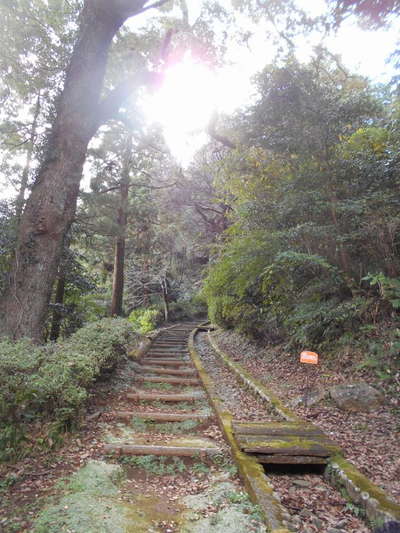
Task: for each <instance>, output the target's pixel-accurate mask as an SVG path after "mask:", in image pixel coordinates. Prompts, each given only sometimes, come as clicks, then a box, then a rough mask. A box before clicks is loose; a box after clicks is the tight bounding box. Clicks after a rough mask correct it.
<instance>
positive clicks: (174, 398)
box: [126, 391, 205, 402]
mask: <svg viewBox="0 0 400 533" xmlns="http://www.w3.org/2000/svg"><path fill="white" fill-rule="evenodd" d="M126 398H127V399H128V400H136V401H138V400H145V401H160V402H195V401H196V400H201V399H203V398H205V394H204V393H203V392H202V391H200V392H198V393H190V394H189V393H188V394H186V393H181V394H159V393H156V392H141V391H138V392H130V393H129V392H128V394H127V395H126Z"/></svg>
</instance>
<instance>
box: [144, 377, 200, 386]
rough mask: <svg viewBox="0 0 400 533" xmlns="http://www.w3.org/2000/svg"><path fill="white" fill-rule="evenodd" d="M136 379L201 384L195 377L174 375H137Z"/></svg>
mask: <svg viewBox="0 0 400 533" xmlns="http://www.w3.org/2000/svg"><path fill="white" fill-rule="evenodd" d="M135 381H140V382H146V383H170V384H171V385H200V384H201V382H200V381H199V380H198V379H195V378H178V377H176V378H174V377H154V376H137V377H136V378H135Z"/></svg>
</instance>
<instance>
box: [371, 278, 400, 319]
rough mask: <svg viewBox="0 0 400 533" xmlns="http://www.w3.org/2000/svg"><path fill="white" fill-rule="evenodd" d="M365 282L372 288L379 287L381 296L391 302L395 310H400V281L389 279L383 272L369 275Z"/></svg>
mask: <svg viewBox="0 0 400 533" xmlns="http://www.w3.org/2000/svg"><path fill="white" fill-rule="evenodd" d="M363 281H368V282H369V284H370V285H371V286H372V287H374V286H376V287H378V289H379V296H380V297H381V298H382V299H383V300H385V301H387V302H389V303H390V305H391V306H392V307H393V309H396V310H397V309H400V279H393V278H389V277H388V276H385V274H383V272H379V273H378V274H368V276H365V277H364V278H363Z"/></svg>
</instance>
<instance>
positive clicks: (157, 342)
mask: <svg viewBox="0 0 400 533" xmlns="http://www.w3.org/2000/svg"><path fill="white" fill-rule="evenodd" d="M194 326H195V325H194V324H193V323H187V324H179V325H177V326H174V327H172V328H169V329H168V330H164V331H163V332H161V334H159V335H158V336H157V337H156V338H155V339H153V340H152V342H151V343H148V344H146V345H145V346H143V347H141V348H140V350H139V351H138V352H137V353H136V354H135V357H136V359H135V361H132V362H130V363H129V365H128V367H127V375H129V376H130V375H131V376H132V382H131V384H130V385H129V388H128V389H127V390H125V391H124V393H123V394H122V395H121V400H120V402H119V404H118V408H117V409H115V408H114V409H113V410H112V413H110V414H111V415H112V417H110V422H109V423H108V424H105V425H104V431H103V441H104V445H103V448H102V449H103V452H104V455H103V456H102V457H100V459H101V460H97V461H90V462H88V464H86V466H84V467H83V468H81V469H80V470H78V471H77V472H76V473H75V474H74V475H73V476H72V477H71V478H70V479H69V480H67V481H66V482H65V486H64V488H63V491H62V494H61V495H60V496H59V498H58V499H56V500H55V501H54V502H53V503H52V504H50V505H48V506H47V507H46V508H45V509H44V510H43V512H42V513H41V514H40V516H39V517H38V519H37V520H36V522H35V524H34V528H33V531H35V532H36V533H56V532H57V533H58V532H59V531H71V532H74V533H91V532H97V533H102V532H104V533H105V532H112V533H119V532H121V533H129V532H147V533H175V532H181V533H190V532H193V533H202V532H204V533H205V532H208V531H213V532H215V533H226V532H230V533H247V532H249V533H251V532H255V533H261V532H265V531H268V532H273V533H289V532H292V531H296V532H302V533H312V532H316V531H319V532H326V533H352V532H354V533H364V532H368V531H370V529H369V528H368V527H367V526H366V525H365V523H363V521H362V520H361V519H360V518H357V517H355V516H354V511H356V512H357V511H359V510H361V511H360V512H363V513H365V514H366V516H367V517H368V518H369V520H370V521H372V522H374V523H375V524H378V523H382V522H384V521H387V520H398V519H399V517H400V513H399V508H398V506H396V505H394V504H393V505H392V504H391V502H389V501H388V500H387V499H386V497H385V495H384V494H383V493H382V491H380V489H378V488H377V487H374V486H373V485H371V484H370V483H369V482H368V480H366V479H365V478H364V477H363V476H361V474H360V473H359V472H357V471H356V470H355V469H354V468H353V467H351V465H348V463H346V461H345V460H344V459H343V458H342V457H341V456H340V455H339V452H338V450H337V448H336V447H335V446H334V443H331V442H330V441H329V440H328V439H326V438H325V436H324V435H322V434H321V432H319V431H318V430H317V428H316V429H314V428H313V427H308V426H307V427H306V426H305V425H304V424H305V423H303V422H302V421H301V420H300V419H299V418H298V417H297V416H295V415H294V414H293V413H291V411H289V410H288V409H287V408H286V407H285V406H284V405H283V404H282V403H281V402H280V400H279V399H278V398H276V397H275V396H273V395H272V394H271V393H270V392H269V391H268V390H266V389H265V387H263V386H262V385H261V384H260V383H257V381H255V380H254V379H253V378H252V377H251V376H250V375H249V374H247V373H246V372H245V371H244V369H242V368H241V367H240V366H238V365H237V364H236V363H234V362H233V361H231V360H230V359H229V357H228V356H227V355H226V354H224V353H223V352H221V351H220V350H219V348H218V346H216V345H215V343H214V342H213V341H212V339H211V344H210V339H209V337H208V335H207V333H206V332H205V331H204V330H202V329H201V328H200V329H198V328H196V329H195V330H193V327H194ZM204 389H205V390H204ZM294 430H295V431H296V442H295V443H294V444H295V446H294V445H293V442H292V441H290V439H291V438H292V437H291V436H290V435H289V433H291V432H293V431H294ZM266 431H267V432H269V433H271V432H272V434H273V437H272V438H271V436H269V441H268V442H266V437H265V433H266ZM288 432H289V433H288ZM254 434H255V435H254ZM276 435H279V439H277V438H276ZM282 435H283V436H282ZM288 435H289V436H288ZM299 435H300V437H299ZM301 435H305V436H306V437H305V438H307V439H309V440H311V442H309V444H310V446H311V447H310V450H311V451H310V450H308V451H307V450H304V449H303V448H304V438H303V437H302V436H301ZM288 439H289V442H290V446H289V447H288V445H287V442H288ZM277 442H281V445H282V446H286V448H285V450H284V451H283V452H282V450H280V449H279V448H277ZM271 443H273V446H274V449H273V450H272V452H271V446H272V444H271ZM282 443H284V444H282ZM301 443H302V446H303V447H301V446H300V444H301ZM299 446H300V451H298V450H297V448H299ZM246 451H249V453H246ZM293 453H294V454H295V456H296V458H295V461H298V462H299V464H300V468H303V470H300V471H298V472H297V473H296V474H295V473H294V471H293V468H299V467H298V465H297V466H296V465H294V466H293V465H288V464H283V465H282V464H279V463H282V462H283V463H285V462H288V461H289V462H293V455H290V454H293ZM263 462H268V463H269V464H268V465H267V466H266V467H265V469H264V465H263V464H262V463H263ZM271 462H272V463H274V462H275V463H278V468H280V469H281V471H277V470H276V465H274V464H270V463H271ZM304 462H306V463H310V462H311V463H314V464H312V465H310V464H306V466H304V464H303V463H304ZM315 469H316V470H315ZM237 470H238V471H239V474H240V478H241V480H240V479H239V477H238V476H237ZM266 472H267V474H266ZM324 473H325V475H323V474H324ZM360 476H361V478H360ZM334 487H336V488H339V489H341V490H342V494H340V493H339V492H338V490H336V489H335V488H334ZM293 494H294V495H295V498H294V499H295V501H296V503H295V505H294V504H293ZM344 497H346V498H347V499H348V501H347V502H346V500H345V499H344ZM327 502H328V504H327ZM328 506H329V509H328V508H327V507H328Z"/></svg>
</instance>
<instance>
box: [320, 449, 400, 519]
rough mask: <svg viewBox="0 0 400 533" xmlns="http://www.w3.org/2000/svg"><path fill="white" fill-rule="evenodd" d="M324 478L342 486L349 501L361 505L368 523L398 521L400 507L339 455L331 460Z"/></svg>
mask: <svg viewBox="0 0 400 533" xmlns="http://www.w3.org/2000/svg"><path fill="white" fill-rule="evenodd" d="M326 477H327V478H328V479H329V480H330V481H331V482H332V483H334V484H335V485H337V486H343V487H344V488H345V489H346V491H347V493H348V494H349V497H350V499H351V500H352V501H353V502H354V503H356V504H357V505H361V507H362V508H363V510H364V511H365V513H366V515H367V517H368V519H369V520H370V521H376V520H379V519H383V520H387V519H388V518H391V519H393V520H400V505H398V504H397V503H395V502H394V501H392V500H390V499H389V498H388V496H387V495H386V493H385V492H384V491H383V490H382V489H381V488H379V487H377V486H376V485H375V484H374V483H372V482H371V481H370V480H369V479H368V478H367V477H366V476H364V475H363V474H362V473H361V472H360V471H359V470H358V469H357V468H356V467H355V466H354V465H353V464H352V463H350V462H349V461H346V459H344V458H343V457H342V456H341V455H337V456H335V457H333V458H332V459H331V461H330V463H329V465H328V467H327V474H326Z"/></svg>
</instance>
